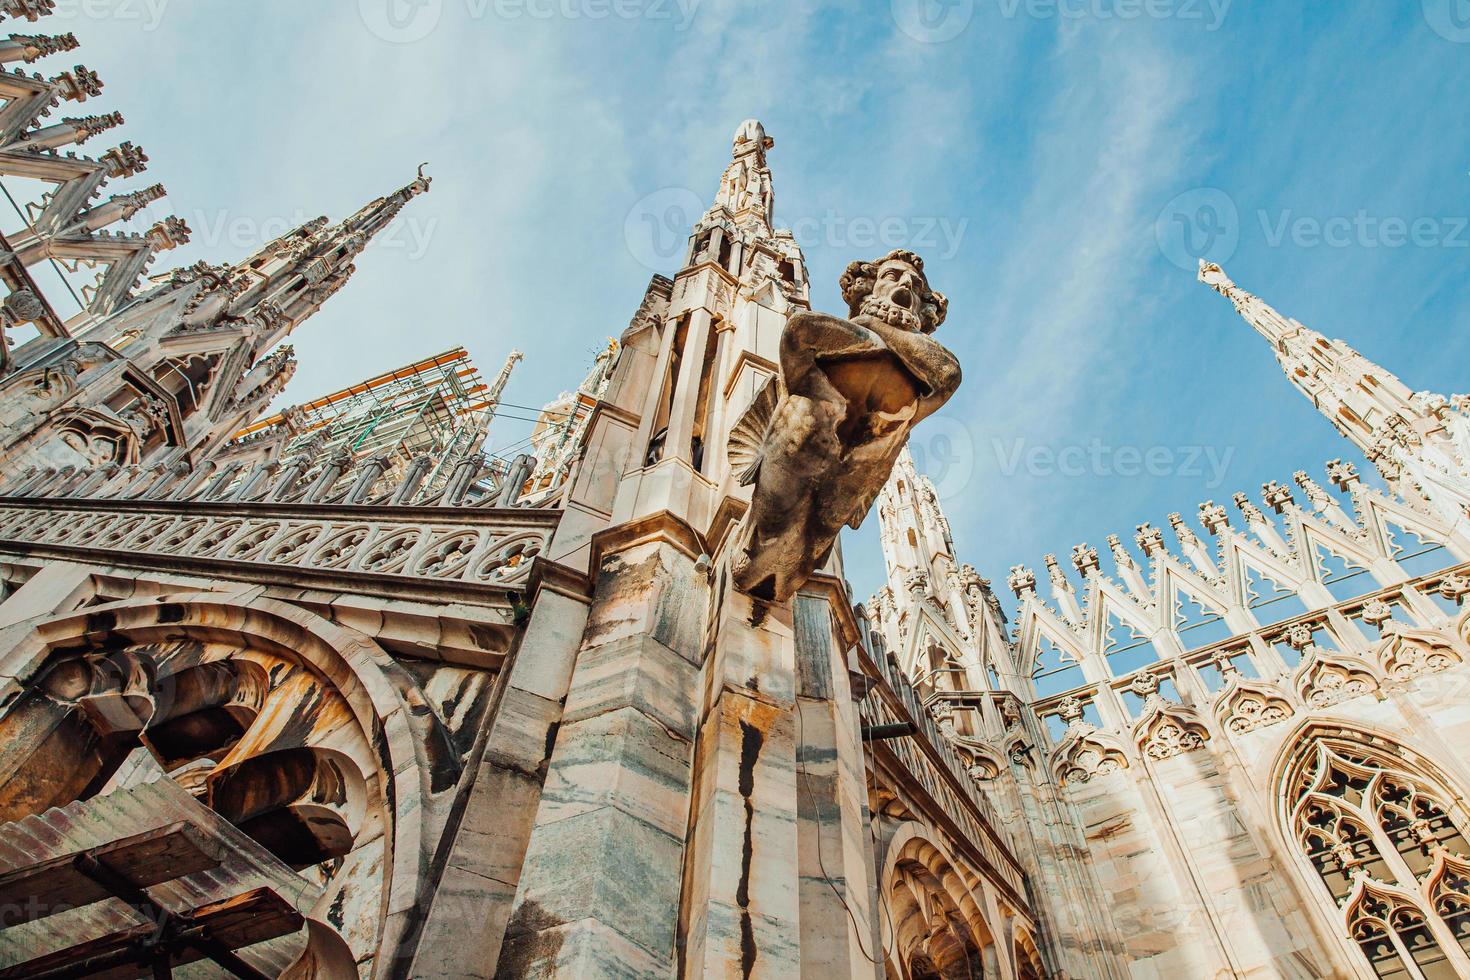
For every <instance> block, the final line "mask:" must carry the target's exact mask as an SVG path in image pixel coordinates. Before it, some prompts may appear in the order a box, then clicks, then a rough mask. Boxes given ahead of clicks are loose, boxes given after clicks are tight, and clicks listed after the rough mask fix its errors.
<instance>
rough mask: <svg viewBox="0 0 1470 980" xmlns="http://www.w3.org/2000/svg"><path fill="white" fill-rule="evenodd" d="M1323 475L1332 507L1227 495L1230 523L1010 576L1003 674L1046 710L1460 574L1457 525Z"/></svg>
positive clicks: (1091, 552)
mask: <svg viewBox="0 0 1470 980" xmlns="http://www.w3.org/2000/svg"><path fill="white" fill-rule="evenodd" d="M1328 470H1329V473H1330V474H1331V477H1332V480H1331V482H1332V483H1333V485H1335V486H1336V487H1338V488H1339V489H1340V490H1341V491H1342V492H1341V495H1339V494H1333V493H1331V492H1329V491H1327V490H1325V489H1323V488H1322V487H1321V486H1319V485H1318V484H1316V483H1315V482H1314V481H1312V480H1311V479H1310V478H1308V477H1307V476H1306V474H1305V473H1297V474H1296V477H1295V482H1296V484H1297V486H1298V487H1299V488H1300V491H1301V494H1302V496H1304V497H1305V500H1304V502H1303V503H1302V504H1301V505H1298V504H1297V503H1296V501H1295V500H1294V498H1293V493H1292V491H1291V489H1290V488H1289V487H1287V486H1286V485H1284V484H1280V483H1274V482H1273V483H1268V484H1265V485H1264V486H1263V487H1262V494H1261V499H1262V501H1263V504H1264V507H1257V506H1256V505H1255V504H1253V503H1251V502H1250V500H1249V499H1248V498H1247V497H1246V495H1245V494H1243V493H1238V494H1235V495H1234V498H1233V500H1234V504H1235V510H1237V511H1238V512H1239V513H1238V516H1231V515H1230V514H1229V513H1228V512H1227V509H1226V508H1225V507H1224V506H1221V505H1217V504H1215V503H1214V502H1213V501H1207V502H1206V503H1204V504H1202V505H1200V510H1199V524H1198V530H1197V529H1196V526H1195V525H1194V524H1192V523H1191V522H1187V521H1185V520H1184V519H1183V517H1182V516H1181V515H1179V514H1173V515H1170V525H1171V526H1172V532H1173V533H1172V534H1169V533H1167V532H1166V531H1164V530H1162V529H1159V528H1155V527H1153V526H1151V525H1148V524H1142V525H1139V527H1138V530H1137V533H1136V534H1135V535H1134V540H1135V542H1136V544H1137V548H1138V551H1137V552H1135V551H1133V550H1132V549H1130V548H1129V547H1128V546H1127V545H1126V544H1125V543H1124V542H1123V541H1122V540H1121V538H1120V537H1119V536H1118V535H1112V536H1110V537H1109V540H1108V545H1109V547H1108V548H1106V549H1103V550H1102V551H1101V554H1100V553H1099V549H1097V548H1093V547H1090V546H1088V545H1086V544H1081V545H1078V546H1076V547H1075V548H1073V549H1072V554H1071V561H1070V562H1059V561H1058V560H1057V558H1056V556H1054V555H1048V556H1046V568H1047V574H1045V575H1043V576H1040V579H1039V581H1038V576H1037V575H1036V574H1035V573H1033V572H1032V570H1031V569H1029V568H1025V567H1022V566H1016V568H1014V569H1012V572H1011V576H1010V585H1011V588H1012V590H1013V591H1014V592H1015V593H1016V596H1017V598H1018V600H1019V610H1018V612H1017V615H1016V616H1015V618H1014V620H1013V622H1014V623H1015V635H1014V640H1015V642H1014V649H1013V656H1014V660H1015V669H1016V672H1017V673H1018V674H1020V675H1022V676H1029V677H1033V678H1035V683H1036V694H1037V696H1038V697H1042V698H1046V697H1051V696H1053V695H1057V694H1060V693H1062V692H1064V691H1067V690H1070V689H1072V688H1075V687H1078V686H1080V685H1082V684H1084V683H1089V682H1091V683H1100V682H1104V681H1107V680H1111V679H1119V678H1123V677H1127V676H1130V675H1132V674H1133V673H1134V672H1135V671H1136V670H1137V669H1138V668H1140V667H1143V666H1145V665H1147V664H1148V663H1151V662H1161V661H1165V660H1169V659H1171V658H1173V657H1176V656H1179V655H1182V654H1184V653H1185V652H1187V651H1191V650H1195V651H1198V650H1201V649H1204V648H1205V647H1206V646H1208V645H1210V644H1213V643H1214V642H1215V641H1217V640H1223V639H1225V638H1226V637H1230V636H1240V635H1243V634H1245V633H1247V632H1250V631H1253V630H1261V629H1266V628H1271V627H1273V626H1274V625H1275V624H1280V623H1282V622H1285V621H1287V620H1288V619H1289V618H1294V617H1297V616H1298V615H1299V614H1301V613H1303V612H1308V611H1313V610H1322V609H1327V608H1329V607H1331V606H1333V605H1335V604H1336V603H1338V602H1340V601H1346V600H1347V599H1348V598H1349V597H1350V596H1352V595H1355V594H1357V595H1367V594H1370V593H1373V592H1375V591H1377V590H1380V589H1385V588H1390V587H1392V586H1395V585H1397V584H1400V583H1403V582H1407V581H1409V580H1410V579H1411V578H1413V577H1415V576H1417V575H1422V574H1426V573H1427V572H1430V571H1432V570H1434V569H1436V568H1444V567H1446V566H1450V565H1454V564H1456V563H1458V562H1463V561H1467V560H1470V534H1467V530H1470V518H1467V519H1466V520H1462V521H1459V522H1457V523H1454V524H1451V523H1448V522H1446V521H1445V520H1444V519H1442V518H1441V517H1439V516H1438V515H1436V514H1434V513H1430V512H1427V511H1425V510H1424V509H1422V508H1416V507H1414V506H1412V505H1411V504H1409V503H1406V502H1404V501H1402V500H1399V499H1397V498H1394V497H1391V496H1389V495H1387V494H1384V493H1382V492H1380V491H1378V490H1373V489H1370V488H1368V487H1366V486H1364V485H1363V483H1362V482H1361V481H1360V480H1359V479H1358V476H1357V474H1356V473H1355V472H1354V471H1353V469H1352V467H1351V466H1349V465H1348V464H1345V463H1342V462H1339V461H1334V462H1332V463H1330V464H1329V465H1328ZM1232 520H1233V521H1235V524H1232ZM1169 538H1172V539H1176V540H1177V544H1175V543H1173V542H1168V543H1166V539H1169ZM1212 539H1213V540H1212ZM1109 559H1111V568H1109ZM1066 565H1070V566H1071V567H1070V568H1066V567H1064V566H1066ZM1047 588H1049V593H1050V594H1049V597H1047V598H1043V597H1042V594H1041V591H1042V590H1043V589H1047ZM1429 611H1430V610H1428V609H1427V608H1424V609H1421V610H1420V612H1421V614H1424V613H1428V612H1429Z"/></svg>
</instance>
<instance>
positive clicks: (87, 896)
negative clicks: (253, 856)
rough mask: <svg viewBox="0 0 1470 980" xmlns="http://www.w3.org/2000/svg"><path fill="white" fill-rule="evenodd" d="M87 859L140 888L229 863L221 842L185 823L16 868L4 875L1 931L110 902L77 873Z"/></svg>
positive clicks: (0, 898) (99, 887)
mask: <svg viewBox="0 0 1470 980" xmlns="http://www.w3.org/2000/svg"><path fill="white" fill-rule="evenodd" d="M83 854H87V855H90V856H91V857H93V858H96V859H97V860H98V861H100V862H101V863H102V864H104V865H106V866H107V867H108V868H110V869H112V870H113V871H115V872H116V873H117V874H119V875H121V876H122V877H124V878H126V879H127V880H128V881H130V882H131V883H132V884H134V885H136V886H138V887H139V888H146V887H148V886H149V885H156V884H159V883H160V882H164V881H172V880H173V879H174V878H182V877H183V876H185V875H190V874H195V873H197V872H200V871H208V870H209V869H211V868H216V867H218V866H219V864H220V860H221V858H222V857H223V852H222V850H221V848H220V846H219V844H218V843H217V842H215V841H213V840H211V839H209V838H208V837H207V836H205V835H204V834H203V833H202V832H201V831H199V830H198V829H197V828H195V827H193V826H191V825H190V824H187V823H184V822H179V823H171V824H167V825H165V826H163V827H158V828H155V829H153V830H148V831H144V832H143V833H141V834H134V835H133V836H131V837H124V838H122V839H121V840H115V841H111V842H109V843H107V844H101V845H99V846H97V847H92V848H86V849H82V850H77V851H72V852H70V853H67V854H62V855H60V856H59V857H54V858H50V859H48V860H45V861H42V862H41V863H39V864H33V865H31V866H30V867H27V868H16V869H15V870H13V871H9V872H6V873H5V874H3V875H0V909H4V910H5V915H4V918H3V920H0V927H9V926H15V925H19V924H21V923H22V922H31V921H34V920H36V919H43V918H45V917H46V916H48V915H55V914H56V913H58V912H66V911H68V910H70V909H74V908H78V907H80V906H83V905H91V904H92V903H93V902H100V901H102V900H103V899H104V898H108V897H110V896H111V894H112V893H111V892H109V891H108V890H107V889H106V888H104V887H103V886H102V885H100V884H98V883H97V882H95V881H93V880H92V879H91V878H89V877H87V876H86V875H85V874H83V873H82V872H81V871H79V870H78V869H77V867H76V860H77V858H78V857H80V856H81V855H83Z"/></svg>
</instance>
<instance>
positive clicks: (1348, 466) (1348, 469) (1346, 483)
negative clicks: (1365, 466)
mask: <svg viewBox="0 0 1470 980" xmlns="http://www.w3.org/2000/svg"><path fill="white" fill-rule="evenodd" d="M1327 478H1328V479H1329V480H1331V481H1332V485H1333V486H1335V487H1337V488H1338V489H1339V490H1343V491H1348V492H1350V491H1351V490H1352V488H1353V486H1354V484H1356V483H1357V482H1358V479H1359V477H1358V468H1357V467H1356V466H1354V465H1353V464H1352V463H1345V462H1343V461H1342V460H1340V459H1333V460H1328V462H1327Z"/></svg>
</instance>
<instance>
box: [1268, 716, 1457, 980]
mask: <svg viewBox="0 0 1470 980" xmlns="http://www.w3.org/2000/svg"><path fill="white" fill-rule="evenodd" d="M1406 756H1407V753H1406V752H1403V751H1402V750H1400V749H1397V747H1394V746H1388V745H1383V744H1382V743H1374V744H1369V743H1368V742H1367V741H1364V740H1361V739H1358V738H1355V737H1353V736H1350V735H1345V734H1335V735H1331V736H1319V737H1316V738H1313V739H1312V740H1310V741H1309V742H1307V743H1306V744H1305V745H1304V746H1303V747H1302V748H1301V749H1299V750H1298V752H1297V755H1296V759H1295V761H1294V762H1293V764H1292V765H1291V767H1289V769H1288V770H1287V777H1286V782H1285V787H1284V788H1285V790H1286V797H1285V800H1284V805H1285V806H1286V811H1285V812H1286V814H1287V819H1288V824H1289V828H1288V829H1289V832H1290V834H1291V836H1292V838H1293V839H1294V840H1295V841H1296V843H1297V846H1298V847H1299V848H1300V850H1301V853H1302V854H1303V855H1304V856H1305V857H1306V859H1307V861H1308V863H1309V864H1310V865H1311V867H1312V869H1313V871H1315V875H1316V878H1317V879H1318V881H1319V883H1320V886H1321V887H1322V888H1324V889H1325V890H1326V892H1327V896H1328V897H1330V898H1331V900H1332V905H1333V907H1334V909H1335V914H1336V915H1337V916H1339V917H1340V922H1341V924H1342V927H1343V928H1344V929H1345V930H1346V934H1347V936H1348V937H1349V938H1350V939H1351V940H1352V941H1353V943H1354V944H1355V945H1356V946H1357V947H1358V948H1359V949H1360V950H1361V951H1362V954H1363V956H1364V958H1365V959H1366V960H1367V962H1368V963H1369V965H1371V966H1372V968H1373V971H1374V973H1375V975H1376V976H1378V977H1381V978H1392V980H1440V978H1452V977H1461V976H1467V975H1470V955H1467V954H1470V841H1467V838H1466V830H1467V821H1466V816H1467V815H1466V814H1465V812H1464V811H1463V809H1462V808H1461V807H1460V806H1459V805H1458V804H1457V803H1455V802H1454V801H1455V800H1456V799H1457V798H1458V795H1457V794H1456V793H1454V792H1453V791H1451V790H1450V789H1449V787H1448V786H1446V785H1444V784H1443V783H1442V782H1440V781H1438V780H1436V778H1435V777H1434V776H1433V775H1432V774H1431V773H1430V771H1429V767H1427V766H1425V765H1423V764H1422V763H1420V762H1418V761H1417V760H1416V761H1410V760H1409V759H1408V758H1407V757H1406Z"/></svg>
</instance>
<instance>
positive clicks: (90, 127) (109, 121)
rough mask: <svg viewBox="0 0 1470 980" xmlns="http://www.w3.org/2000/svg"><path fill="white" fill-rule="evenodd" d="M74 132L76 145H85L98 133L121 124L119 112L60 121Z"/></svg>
mask: <svg viewBox="0 0 1470 980" xmlns="http://www.w3.org/2000/svg"><path fill="white" fill-rule="evenodd" d="M61 121H62V122H63V123H65V124H66V125H68V126H70V127H71V128H72V129H74V130H76V133H77V143H78V144H81V143H85V142H87V140H89V139H91V138H92V137H93V136H96V135H97V134H98V133H105V132H107V130H109V129H115V128H116V127H118V126H121V125H122V124H123V114H122V113H121V112H108V113H104V114H102V115H100V116H68V117H65V118H63V119H62V120H61Z"/></svg>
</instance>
